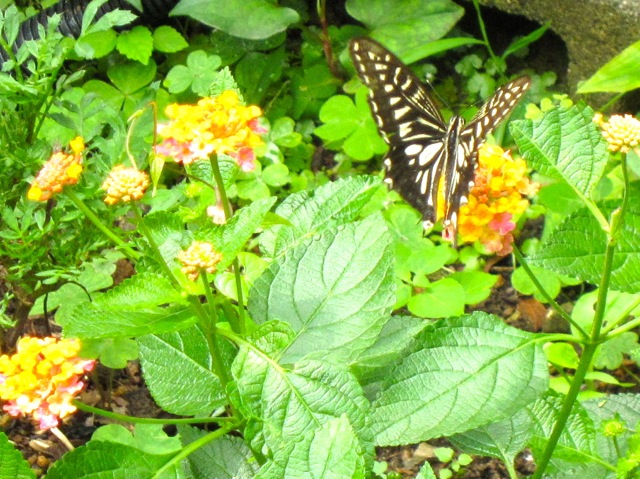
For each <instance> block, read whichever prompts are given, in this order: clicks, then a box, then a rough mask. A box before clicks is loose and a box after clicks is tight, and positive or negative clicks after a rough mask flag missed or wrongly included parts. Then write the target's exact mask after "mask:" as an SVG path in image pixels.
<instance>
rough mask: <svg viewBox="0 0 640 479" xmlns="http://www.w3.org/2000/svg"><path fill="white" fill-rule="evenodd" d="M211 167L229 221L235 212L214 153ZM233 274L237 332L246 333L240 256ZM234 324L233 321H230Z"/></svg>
mask: <svg viewBox="0 0 640 479" xmlns="http://www.w3.org/2000/svg"><path fill="white" fill-rule="evenodd" d="M210 161H211V169H212V170H213V177H214V179H215V181H216V187H217V191H218V194H219V195H220V203H222V209H223V210H224V216H225V218H226V220H227V221H229V219H230V218H231V215H232V214H233V212H232V211H231V203H230V202H229V197H228V196H227V191H226V190H225V188H224V181H222V175H221V174H220V167H219V166H218V156H217V155H215V154H213V155H211V157H210ZM233 275H234V277H235V283H236V296H237V298H238V324H237V325H236V326H237V331H236V332H237V333H239V334H241V335H244V334H245V333H246V330H247V325H246V319H245V317H244V298H243V295H242V278H241V277H240V262H239V261H238V258H237V257H236V258H234V259H233ZM229 324H231V325H232V326H233V322H230V323H229Z"/></svg>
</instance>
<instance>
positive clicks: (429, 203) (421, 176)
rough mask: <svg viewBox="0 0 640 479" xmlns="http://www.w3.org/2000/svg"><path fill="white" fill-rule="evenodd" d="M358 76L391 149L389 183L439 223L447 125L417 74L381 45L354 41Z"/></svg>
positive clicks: (353, 50) (363, 40) (414, 205)
mask: <svg viewBox="0 0 640 479" xmlns="http://www.w3.org/2000/svg"><path fill="white" fill-rule="evenodd" d="M351 56H352V57H353V59H354V64H355V65H356V68H357V69H358V75H359V76H360V78H361V79H362V81H363V82H364V83H365V85H367V86H368V87H369V92H370V94H369V104H370V106H371V111H372V113H373V117H374V119H375V120H376V123H377V124H378V129H379V130H380V132H381V133H382V135H383V136H384V138H385V140H386V141H387V143H389V146H390V149H389V153H388V154H387V160H388V161H385V167H386V168H387V180H388V181H389V182H390V183H391V185H392V186H393V188H395V189H397V190H398V191H399V192H400V193H401V195H402V196H403V197H404V198H405V199H406V200H407V201H408V202H409V203H410V204H411V205H412V206H413V207H415V208H416V209H417V210H418V211H420V212H421V213H422V214H423V216H424V219H425V220H428V221H430V222H435V203H436V199H437V186H438V182H439V180H440V176H441V174H442V170H443V168H444V161H445V156H446V154H445V152H444V139H445V134H446V128H447V127H446V125H445V122H444V119H443V118H442V115H441V113H440V110H439V109H438V107H437V105H436V104H435V102H434V101H433V99H432V98H431V97H430V95H429V94H428V93H427V91H426V89H425V88H424V86H423V85H422V83H421V82H420V81H419V80H418V78H417V77H416V76H415V75H414V74H413V72H412V71H411V70H410V69H408V68H407V67H406V66H405V65H404V64H403V63H402V62H401V61H400V60H399V59H398V58H397V57H396V56H395V55H393V54H392V53H391V52H389V51H388V50H387V49H386V48H384V47H383V46H382V45H380V44H379V43H377V42H375V41H373V40H371V39H368V38H360V39H357V40H354V41H352V42H351Z"/></svg>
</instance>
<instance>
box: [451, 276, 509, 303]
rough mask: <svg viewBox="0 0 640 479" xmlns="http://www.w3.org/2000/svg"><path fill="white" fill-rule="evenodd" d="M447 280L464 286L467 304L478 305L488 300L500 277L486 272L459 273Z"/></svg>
mask: <svg viewBox="0 0 640 479" xmlns="http://www.w3.org/2000/svg"><path fill="white" fill-rule="evenodd" d="M447 278H449V279H453V280H455V281H457V282H458V283H460V284H461V285H462V287H463V288H464V302H465V303H466V304H478V303H479V302H481V301H484V300H485V299H487V298H488V297H489V296H490V295H491V288H493V286H494V285H495V284H496V282H497V281H498V276H496V275H493V274H489V273H485V272H484V271H459V272H456V273H453V274H450V275H449V276H447Z"/></svg>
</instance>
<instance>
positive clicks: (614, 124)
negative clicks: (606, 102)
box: [593, 113, 640, 153]
mask: <svg viewBox="0 0 640 479" xmlns="http://www.w3.org/2000/svg"><path fill="white" fill-rule="evenodd" d="M593 121H594V122H595V123H597V124H598V126H599V127H600V128H601V129H602V136H604V138H605V140H607V143H609V151H613V152H616V151H620V152H622V153H628V152H629V150H632V149H635V148H637V147H638V144H640V120H638V119H637V118H634V117H633V116H631V115H624V116H623V115H612V116H611V118H609V121H608V122H607V121H604V118H603V116H602V113H596V114H595V116H594V117H593Z"/></svg>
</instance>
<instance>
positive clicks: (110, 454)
mask: <svg viewBox="0 0 640 479" xmlns="http://www.w3.org/2000/svg"><path fill="white" fill-rule="evenodd" d="M171 457H172V455H153V454H147V453H145V452H142V451H141V450H140V449H137V448H134V447H130V446H126V445H123V444H117V443H113V442H103V441H91V442H89V443H88V444H87V445H86V446H82V447H79V448H77V449H75V450H73V451H70V452H68V453H67V454H65V455H64V457H63V458H62V459H61V460H59V461H56V462H55V463H54V465H53V467H52V468H51V469H49V472H48V473H47V479H69V478H71V477H74V478H88V477H92V478H96V479H98V478H104V479H107V478H115V477H118V478H122V479H154V478H160V477H162V478H165V479H168V477H178V476H177V473H178V470H177V467H178V466H173V467H171V468H170V469H169V470H165V473H164V474H162V475H160V476H159V475H158V474H157V472H158V471H159V470H160V468H162V467H163V466H166V465H167V462H168V461H169V460H170V459H171ZM167 473H171V474H173V476H169V475H167Z"/></svg>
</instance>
